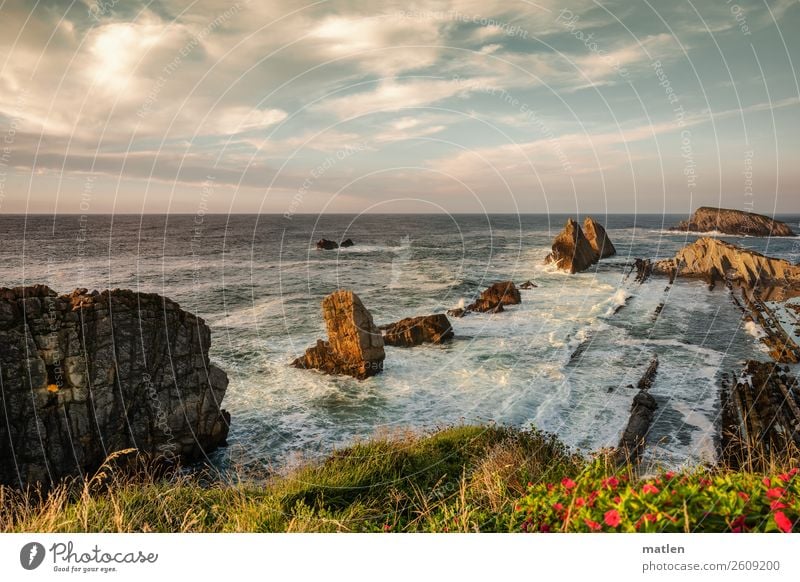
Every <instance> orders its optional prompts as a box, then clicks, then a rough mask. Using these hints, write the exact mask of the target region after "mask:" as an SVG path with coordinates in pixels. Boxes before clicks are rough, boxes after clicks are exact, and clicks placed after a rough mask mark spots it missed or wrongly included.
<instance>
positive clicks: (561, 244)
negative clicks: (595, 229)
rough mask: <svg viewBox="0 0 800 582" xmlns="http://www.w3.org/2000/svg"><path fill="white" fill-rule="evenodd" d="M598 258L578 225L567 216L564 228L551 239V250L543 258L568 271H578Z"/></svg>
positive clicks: (589, 265)
mask: <svg viewBox="0 0 800 582" xmlns="http://www.w3.org/2000/svg"><path fill="white" fill-rule="evenodd" d="M598 259H599V255H598V254H597V251H595V250H594V248H592V245H591V244H590V243H589V241H588V240H587V238H586V236H585V235H584V234H583V231H582V230H581V227H580V225H578V223H577V222H575V221H574V220H573V219H572V218H568V219H567V224H566V225H565V226H564V229H563V230H562V231H561V232H560V233H559V234H558V236H556V238H555V240H553V247H552V252H551V253H550V254H549V255H547V257H546V258H545V263H555V265H556V266H557V267H558V268H559V269H562V270H564V271H567V272H569V273H580V272H581V271H585V270H586V269H588V268H589V267H591V266H592V265H594V264H595V263H596V262H597V260H598Z"/></svg>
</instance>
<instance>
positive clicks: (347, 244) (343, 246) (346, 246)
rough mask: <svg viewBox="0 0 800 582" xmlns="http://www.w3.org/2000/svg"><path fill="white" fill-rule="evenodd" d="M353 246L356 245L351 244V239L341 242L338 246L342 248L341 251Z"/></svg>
mask: <svg viewBox="0 0 800 582" xmlns="http://www.w3.org/2000/svg"><path fill="white" fill-rule="evenodd" d="M355 244H356V243H354V242H353V239H351V238H346V239H344V240H343V241H342V242H341V244H340V245H339V246H340V247H342V248H343V249H346V248H349V247H352V246H354V245H355Z"/></svg>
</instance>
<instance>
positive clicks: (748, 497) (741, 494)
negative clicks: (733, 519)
mask: <svg viewBox="0 0 800 582" xmlns="http://www.w3.org/2000/svg"><path fill="white" fill-rule="evenodd" d="M738 495H739V497H741V498H742V499H744V501H745V503H747V502H748V501H750V496H749V495H748V494H747V493H745V492H744V491H739V493H738Z"/></svg>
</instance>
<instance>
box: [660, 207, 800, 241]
mask: <svg viewBox="0 0 800 582" xmlns="http://www.w3.org/2000/svg"><path fill="white" fill-rule="evenodd" d="M671 230H679V231H684V232H686V231H688V232H714V231H716V232H721V233H724V234H732V235H737V236H794V232H792V229H791V228H790V227H789V225H787V224H786V223H784V222H781V221H780V220H775V219H773V218H770V217H769V216H764V215H763V214H756V213H754V212H744V211H742V210H732V209H729V208H712V207H710V206H701V207H700V208H698V209H697V210H695V211H694V214H692V216H691V217H690V218H689V219H688V220H683V221H681V222H679V223H678V224H677V225H676V226H674V227H672V229H671Z"/></svg>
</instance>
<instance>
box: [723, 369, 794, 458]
mask: <svg viewBox="0 0 800 582" xmlns="http://www.w3.org/2000/svg"><path fill="white" fill-rule="evenodd" d="M734 377H736V378H737V380H736V381H735V382H730V381H728V380H727V374H726V380H725V381H724V382H723V389H722V393H721V400H722V418H721V424H720V432H721V435H720V436H721V438H720V448H721V457H722V459H723V460H724V461H725V464H726V465H727V466H728V467H731V468H734V469H737V468H746V469H747V470H750V471H768V470H770V466H769V465H770V461H771V460H772V458H773V457H774V456H780V455H781V454H783V453H784V452H785V451H786V450H787V449H788V448H790V447H791V446H792V445H794V446H800V396H798V384H797V379H796V378H795V377H794V376H792V375H791V374H788V373H786V372H785V371H784V370H783V369H782V368H781V366H779V365H777V364H775V363H771V362H769V363H768V362H758V361H755V360H748V361H747V363H746V364H745V366H744V369H743V370H742V371H741V373H736V374H735V375H734Z"/></svg>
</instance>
